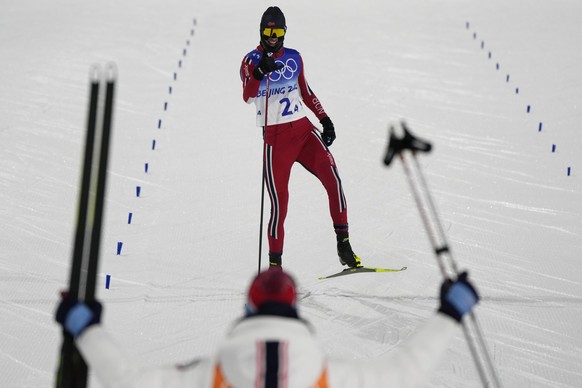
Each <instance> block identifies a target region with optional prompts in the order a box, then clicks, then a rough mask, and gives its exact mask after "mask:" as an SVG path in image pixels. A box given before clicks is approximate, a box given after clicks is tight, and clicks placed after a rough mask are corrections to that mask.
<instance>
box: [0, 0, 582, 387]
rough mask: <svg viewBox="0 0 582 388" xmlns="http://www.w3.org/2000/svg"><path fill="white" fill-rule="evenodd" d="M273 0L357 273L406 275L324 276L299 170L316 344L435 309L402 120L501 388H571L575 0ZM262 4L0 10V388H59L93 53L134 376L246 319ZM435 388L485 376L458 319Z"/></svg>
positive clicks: (300, 242) (106, 271) (395, 342)
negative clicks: (420, 148) (62, 318)
mask: <svg viewBox="0 0 582 388" xmlns="http://www.w3.org/2000/svg"><path fill="white" fill-rule="evenodd" d="M278 3H279V5H280V6H281V7H282V9H283V11H284V12H285V14H286V16H287V24H288V27H289V29H288V35H287V37H286V44H287V45H288V46H289V47H294V48H297V49H299V50H300V51H301V53H302V54H303V57H304V60H305V64H306V74H307V78H308V80H309V81H310V85H311V86H312V88H313V90H314V91H315V92H316V94H317V95H318V96H319V98H320V99H321V101H322V102H323V104H324V107H325V108H326V110H327V112H328V113H329V115H330V116H331V118H332V120H333V121H334V123H335V126H336V129H337V134H338V138H337V140H336V142H335V143H334V144H333V146H332V152H333V153H334V156H335V158H336V161H337V163H338V166H339V169H340V174H341V177H342V179H343V183H344V187H345V191H346V196H347V199H348V203H349V214H350V225H351V230H350V231H351V237H352V242H353V246H354V248H355V250H356V252H357V253H358V254H359V255H360V256H361V257H362V258H364V263H366V264H368V265H373V266H388V267H400V266H407V267H408V270H407V271H406V272H403V273H389V274H372V275H366V274H362V275H354V276H351V277H347V278H342V279H341V280H339V279H338V280H329V281H318V280H317V277H318V276H319V275H323V274H328V273H332V272H335V271H337V270H339V269H340V266H339V263H338V261H337V258H336V255H335V243H334V235H333V231H332V228H331V220H330V219H329V216H328V213H327V202H326V195H325V192H324V190H323V187H322V186H321V185H320V183H319V182H317V180H316V179H314V178H313V177H312V176H311V175H310V174H309V173H307V172H306V171H304V170H303V169H302V168H301V167H300V166H297V168H295V169H294V170H293V174H292V178H291V183H290V204H289V216H288V219H287V222H286V237H287V239H286V245H285V252H284V253H285V254H284V265H285V267H286V268H287V269H288V270H289V271H291V272H292V273H293V274H295V275H296V277H297V279H298V281H299V283H300V285H301V302H300V308H301V311H302V313H303V315H304V316H305V317H306V318H307V319H308V320H309V321H311V322H312V323H313V324H314V326H315V327H316V329H317V331H318V333H319V337H320V339H321V342H322V344H323V346H324V347H325V349H326V350H327V351H329V353H330V354H333V355H338V356H343V357H347V358H365V357H373V356H375V355H379V354H382V353H384V352H387V351H391V350H393V349H394V348H397V347H398V346H399V344H400V343H401V342H403V341H405V340H406V339H407V338H408V337H409V336H410V335H411V334H412V333H413V332H414V330H415V329H416V328H417V327H418V326H419V325H420V324H422V322H423V321H424V320H425V319H426V318H427V317H429V316H430V315H431V314H433V312H434V310H435V308H436V305H437V298H436V295H437V289H438V286H439V284H440V282H441V279H440V273H439V271H438V268H437V265H436V261H435V259H434V258H433V255H432V254H431V251H430V249H429V244H428V240H427V238H426V236H425V234H424V230H423V229H422V225H421V223H420V218H419V216H418V213H417V211H416V209H415V208H414V203H413V201H412V199H411V196H410V192H409V190H408V186H407V183H406V180H405V178H404V174H403V170H402V166H400V165H398V164H397V165H395V166H394V167H391V168H390V169H387V168H385V167H383V166H382V164H381V159H382V157H383V153H384V148H385V144H386V138H387V125H388V123H391V122H394V121H396V120H400V119H401V118H404V119H406V120H407V121H408V123H409V124H410V126H411V128H412V130H413V131H414V132H415V133H416V134H417V135H419V136H421V137H424V138H427V139H430V140H431V141H432V142H433V143H434V146H435V149H434V152H433V153H432V154H430V155H428V156H422V158H421V164H422V166H423V168H424V169H425V172H426V174H427V178H428V182H429V185H430V187H431V188H432V190H433V195H434V198H435V200H436V202H437V204H438V208H439V212H440V214H441V216H442V218H443V223H444V225H445V229H446V233H447V236H448V237H449V240H450V242H451V244H452V247H453V250H454V254H455V257H456V258H457V260H458V261H459V262H460V264H461V266H462V267H464V268H468V269H470V273H471V276H472V277H473V279H474V281H475V283H476V285H477V286H478V288H479V290H480V292H481V294H482V297H483V300H482V303H481V305H480V307H478V309H477V311H476V313H477V315H478V317H479V319H480V321H481V324H482V326H483V330H484V332H485V335H486V339H487V342H488V345H489V348H490V350H491V354H492V356H493V359H494V362H495V364H496V365H497V367H498V371H499V373H500V377H501V379H502V381H503V383H504V386H505V387H516V386H522V387H580V386H582V335H581V334H580V322H581V320H582V284H581V281H580V273H581V270H582V260H580V248H581V246H582V240H581V235H582V225H581V221H580V220H581V218H582V184H581V181H580V178H581V177H582V173H581V172H580V171H582V156H580V155H581V154H580V150H581V149H582V136H580V135H579V134H577V133H576V130H578V131H579V128H577V127H578V126H579V125H580V122H581V121H582V106H581V104H582V78H581V77H580V69H582V51H581V50H580V38H581V37H582V25H581V24H580V20H582V3H580V2H579V1H576V0H555V1H551V2H550V1H542V0H530V1H525V0H514V1H511V2H508V1H501V0H491V1H487V2H485V1H481V2H474V1H465V0H437V1H421V0H408V1H380V0H376V1H371V0H370V1H354V0H346V1H343V2H336V1H330V0H327V1H307V0H295V1H280V2H278ZM269 5H271V3H267V2H263V1H252V2H249V1H246V2H242V1H235V0H224V1H220V2H211V1H205V2H195V1H183V0H180V1H178V0H176V1H173V2H163V1H158V0H140V1H136V0H134V1H113V0H102V1H90V0H88V1H83V2H81V1H74V0H53V1H50V2H40V1H32V0H25V1H19V2H15V1H12V2H8V1H4V2H3V4H2V12H1V13H0V42H1V43H0V58H1V60H2V65H1V66H0V85H1V91H0V117H2V120H1V122H0V147H1V149H2V152H1V153H0V216H1V218H2V223H1V226H0V268H1V269H0V279H1V282H0V328H1V330H0V332H1V334H0V386H2V387H41V386H51V385H53V379H54V372H55V369H56V361H57V353H58V350H59V348H60V344H61V334H60V330H59V327H58V325H57V324H55V323H54V321H53V313H54V308H55V305H56V303H57V301H58V293H59V291H60V290H62V289H63V288H65V287H66V284H67V282H68V277H69V265H70V256H71V252H72V237H73V230H74V222H75V214H76V207H77V191H78V182H79V178H80V165H81V150H82V148H83V141H84V127H85V114H86V113H85V106H86V102H87V96H88V73H89V68H90V66H91V65H92V64H93V63H101V64H104V63H106V62H108V61H114V62H115V63H116V64H117V67H118V71H119V82H118V89H117V92H118V94H117V97H118V98H117V104H116V108H115V124H114V137H113V149H112V157H111V161H110V168H109V174H108V178H109V181H108V194H107V200H106V206H107V208H106V217H105V230H104V239H103V245H102V258H101V263H100V274H99V280H98V296H99V298H100V299H101V300H102V301H103V302H104V305H105V314H104V317H103V320H104V323H105V325H106V326H107V327H108V328H109V330H111V332H112V333H113V335H114V336H115V337H116V338H117V339H118V341H119V342H120V344H121V345H122V346H123V347H124V348H125V349H126V350H127V351H128V353H129V354H130V355H131V356H132V357H134V358H135V360H136V362H138V363H139V364H141V365H144V366H147V365H158V364H168V363H176V362H183V361H187V360H189V359H191V358H193V357H197V356H202V355H206V354H210V353H212V351H213V349H214V348H215V347H216V345H217V344H218V343H219V342H220V340H221V338H222V337H223V336H224V334H225V332H226V330H227V329H228V327H229V325H230V323H231V322H232V321H233V320H234V319H236V318H237V317H238V316H240V314H241V312H242V308H243V304H244V293H245V288H246V286H247V284H248V281H249V280H250V278H251V277H252V276H253V275H254V273H255V272H256V270H257V265H258V263H257V257H258V234H259V233H258V224H259V210H260V187H261V186H260V184H261V182H260V178H261V171H260V169H261V146H262V140H261V136H260V130H259V129H258V128H256V127H254V122H255V120H254V117H253V108H252V107H251V106H247V105H246V104H244V103H243V101H242V99H241V85H240V79H239V74H238V68H239V64H240V61H241V59H242V57H243V55H244V54H246V53H247V52H248V51H250V50H251V49H252V48H253V47H254V46H255V45H256V44H257V42H258V36H257V29H258V22H259V20H260V15H261V14H262V12H263V11H264V9H266V7H267V6H269ZM489 53H491V58H489ZM497 65H499V69H497V67H496V66H497ZM174 74H175V79H174ZM507 75H509V76H510V77H509V80H508V79H507ZM170 87H171V88H172V93H171V94H170V92H169V88H170ZM516 89H518V90H516ZM517 91H518V92H517ZM165 103H167V110H165V109H164V104H165ZM528 105H529V106H530V107H531V109H530V112H529V113H527V106H528ZM311 117H313V116H311ZM159 120H161V127H160V128H158V122H159ZM314 122H316V121H315V120H314ZM540 123H542V130H541V131H540V130H539V125H540ZM154 139H155V140H156V148H155V150H152V147H151V144H152V140H154ZM553 146H555V152H552V147H553ZM145 163H148V166H149V172H147V173H145V171H144V165H145ZM568 168H570V175H568V173H567V171H568ZM136 186H140V187H141V196H140V197H139V198H138V197H136V194H135V190H136ZM130 212H131V213H132V214H133V222H132V224H131V225H129V224H128V223H127V218H128V214H129V213H130ZM266 213H268V206H267V207H266ZM265 219H266V217H265ZM118 242H123V249H122V253H121V255H117V254H116V248H117V243H118ZM263 249H264V251H265V252H264V253H263V258H264V257H265V255H266V240H265V241H264V245H263ZM263 261H264V259H263ZM106 275H110V276H111V286H110V288H109V289H105V276H106ZM92 386H98V384H97V383H95V382H93V384H92ZM430 386H431V387H478V386H480V383H479V379H478V377H477V373H476V370H475V367H474V365H473V362H472V361H471V358H470V355H469V351H468V348H467V346H466V344H465V340H464V337H463V335H462V332H461V330H459V333H458V335H457V337H456V338H455V340H454V341H453V342H452V343H451V346H450V350H449V351H448V353H447V355H446V357H445V358H444V359H443V360H442V362H441V365H440V368H439V370H438V371H437V372H436V373H435V375H434V376H433V379H432V383H431V384H430Z"/></svg>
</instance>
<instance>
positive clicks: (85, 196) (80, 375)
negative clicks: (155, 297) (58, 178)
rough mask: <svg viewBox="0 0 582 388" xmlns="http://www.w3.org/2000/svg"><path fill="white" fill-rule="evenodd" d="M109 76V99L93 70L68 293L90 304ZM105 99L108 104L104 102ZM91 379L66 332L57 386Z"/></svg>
mask: <svg viewBox="0 0 582 388" xmlns="http://www.w3.org/2000/svg"><path fill="white" fill-rule="evenodd" d="M107 72H108V75H107V85H106V90H105V96H102V95H101V93H100V90H101V85H100V84H101V81H102V74H101V70H100V68H99V67H97V66H93V67H92V68H91V73H90V82H91V87H90V98H89V109H88V119H87V134H86V140H85V154H84V158H83V172H82V176H81V189H80V196H79V208H78V215H77V217H78V218H77V226H76V231H75V240H74V248H73V257H72V263H71V274H70V280H69V290H68V297H70V298H72V299H75V300H82V301H85V302H87V303H90V302H92V301H93V300H94V295H95V283H96V276H97V263H98V257H99V243H100V239H101V223H102V216H103V204H104V196H105V181H106V172H107V160H108V154H109V139H110V132H111V121H112V112H113V91H114V82H115V72H114V68H113V66H112V65H109V66H108V68H107ZM103 98H104V99H105V101H104V102H102V101H101V100H102V99H103ZM87 377H88V368H87V365H86V363H85V361H84V360H83V358H82V356H81V354H80V353H79V351H78V349H77V348H76V346H75V343H74V338H73V337H72V336H71V335H70V334H68V333H66V332H65V331H63V345H62V348H61V354H60V360H59V367H58V370H57V376H56V386H57V387H58V388H84V387H86V386H87Z"/></svg>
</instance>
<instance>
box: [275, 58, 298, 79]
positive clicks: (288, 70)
mask: <svg viewBox="0 0 582 388" xmlns="http://www.w3.org/2000/svg"><path fill="white" fill-rule="evenodd" d="M275 63H276V64H278V65H283V68H281V69H279V70H277V71H273V72H272V73H270V74H269V79H270V80H271V81H273V82H277V81H279V80H280V79H281V78H285V79H287V80H289V79H291V78H293V76H294V75H295V73H296V72H297V70H299V65H298V64H297V62H295V59H293V58H289V59H287V60H286V61H285V63H283V61H280V60H276V61H275Z"/></svg>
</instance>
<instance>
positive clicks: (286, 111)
mask: <svg viewBox="0 0 582 388" xmlns="http://www.w3.org/2000/svg"><path fill="white" fill-rule="evenodd" d="M279 104H281V105H285V106H284V107H283V112H282V113H281V116H289V115H292V114H293V112H294V111H295V112H297V111H298V110H299V109H298V108H297V106H295V108H294V109H293V110H292V109H291V101H290V100H289V99H288V98H282V99H280V100H279Z"/></svg>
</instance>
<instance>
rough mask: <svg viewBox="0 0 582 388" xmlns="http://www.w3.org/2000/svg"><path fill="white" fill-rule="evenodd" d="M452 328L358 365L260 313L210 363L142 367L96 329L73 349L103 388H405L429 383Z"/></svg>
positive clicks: (436, 328)
mask: <svg viewBox="0 0 582 388" xmlns="http://www.w3.org/2000/svg"><path fill="white" fill-rule="evenodd" d="M456 325H457V324H456V323H455V321H454V320H453V319H452V318H449V317H447V316H445V315H443V314H438V313H437V314H435V316H433V317H432V318H431V319H429V320H428V322H427V323H426V324H425V325H424V327H423V328H422V329H420V330H419V331H418V332H416V333H415V334H414V335H413V336H412V337H411V338H410V339H409V340H408V341H407V342H406V343H405V344H404V346H403V347H401V348H398V349H397V350H394V351H393V352H390V353H387V354H385V355H383V356H381V357H378V358H374V359H359V360H339V359H335V358H333V357H328V356H327V355H326V354H324V352H323V351H322V349H321V347H320V345H319V343H318V341H317V340H316V338H315V335H314V334H313V333H312V332H311V330H310V327H309V325H307V324H305V322H303V321H301V320H298V319H293V318H283V317H277V316H265V315H262V316H255V317H250V318H246V319H243V320H241V321H239V322H238V323H237V324H235V325H234V327H233V328H232V330H231V331H230V333H229V334H228V335H227V338H226V339H225V340H224V342H223V344H222V346H221V347H220V348H219V350H218V352H217V353H216V354H215V355H214V356H213V357H211V358H205V359H200V360H195V361H193V362H192V363H190V364H188V365H186V366H179V367H178V366H167V367H159V368H139V367H138V366H137V365H135V364H134V363H132V362H131V360H130V359H129V358H128V357H127V356H125V355H124V354H123V352H122V351H121V348H120V347H119V346H118V345H116V344H115V343H114V341H113V340H112V338H111V336H110V335H109V334H108V333H107V331H106V330H105V329H104V328H103V327H102V326H100V325H94V326H91V327H89V328H88V329H87V330H85V332H83V333H82V334H81V336H79V337H78V338H77V347H78V348H79V350H80V351H81V354H82V355H83V357H84V359H85V361H86V362H87V364H88V365H89V368H90V369H91V370H93V371H94V372H95V374H96V376H97V379H98V380H99V381H100V382H101V384H102V385H103V386H104V387H106V388H113V387H140V388H150V387H164V388H174V387H175V388H182V387H184V388H185V387H189V388H193V387H204V388H211V387H220V388H226V387H236V388H246V387H249V388H251V387H269V386H270V385H266V384H264V383H262V382H261V381H264V380H265V379H267V380H268V379H270V378H272V379H275V380H278V381H279V385H273V386H277V387H287V388H308V387H320V388H323V387H329V388H340V387H346V388H348V387H349V388H354V387H359V388H366V387H370V388H378V387H398V388H407V387H421V386H423V385H424V384H426V382H427V380H428V378H429V377H430V374H431V372H432V371H433V369H434V368H435V367H436V366H437V364H438V362H439V361H440V359H441V357H442V355H443V354H444V353H445V351H446V349H447V348H448V344H449V341H450V339H451V337H452V336H453V334H454V331H455V326H456ZM266 365H269V366H270V367H269V368H268V369H269V371H271V372H273V371H275V373H274V374H270V373H268V372H267V373H265V369H266ZM258 382H259V383H258Z"/></svg>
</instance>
